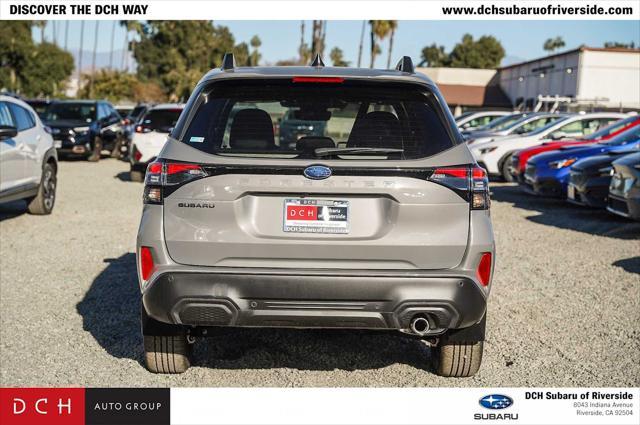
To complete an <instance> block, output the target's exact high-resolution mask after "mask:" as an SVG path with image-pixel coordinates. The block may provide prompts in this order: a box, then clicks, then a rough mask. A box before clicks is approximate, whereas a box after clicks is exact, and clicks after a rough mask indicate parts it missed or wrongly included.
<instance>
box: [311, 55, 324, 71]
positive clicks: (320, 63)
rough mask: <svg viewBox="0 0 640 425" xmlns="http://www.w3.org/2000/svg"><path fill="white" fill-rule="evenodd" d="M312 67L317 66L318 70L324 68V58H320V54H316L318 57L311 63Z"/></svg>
mask: <svg viewBox="0 0 640 425" xmlns="http://www.w3.org/2000/svg"><path fill="white" fill-rule="evenodd" d="M311 66H315V67H316V68H322V67H324V62H323V61H322V56H320V53H316V57H315V58H313V62H311Z"/></svg>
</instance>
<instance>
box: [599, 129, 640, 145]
mask: <svg viewBox="0 0 640 425" xmlns="http://www.w3.org/2000/svg"><path fill="white" fill-rule="evenodd" d="M638 140H640V126H635V127H633V128H630V129H629V130H627V131H625V132H624V133H620V134H619V135H617V136H616V137H614V138H613V139H611V140H607V141H605V142H600V144H602V145H607V146H621V145H626V144H627V143H631V142H635V141H638Z"/></svg>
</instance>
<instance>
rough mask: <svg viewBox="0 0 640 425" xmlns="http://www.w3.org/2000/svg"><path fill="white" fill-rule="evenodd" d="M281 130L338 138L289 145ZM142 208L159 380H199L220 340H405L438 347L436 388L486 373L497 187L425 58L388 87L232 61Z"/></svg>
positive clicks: (147, 320)
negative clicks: (199, 364)
mask: <svg viewBox="0 0 640 425" xmlns="http://www.w3.org/2000/svg"><path fill="white" fill-rule="evenodd" d="M283 117H287V119H290V120H295V121H296V122H299V123H303V124H304V123H305V122H312V123H322V128H323V131H322V133H316V132H315V131H314V132H313V133H307V132H303V133H301V134H300V135H299V137H297V138H296V140H295V143H292V142H291V140H290V138H289V136H287V137H288V138H287V139H286V142H285V143H281V141H282V139H281V138H280V137H278V134H276V133H277V131H278V126H277V125H276V124H277V123H278V122H281V120H282V118H283ZM303 124H301V125H303ZM314 125H315V124H314ZM143 199H144V209H143V212H142V218H141V222H140V227H139V230H138V237H137V251H136V253H137V266H138V275H139V281H140V289H141V291H142V308H141V320H142V333H143V335H144V349H145V359H146V365H147V367H148V369H149V370H150V371H153V372H160V373H178V372H184V371H185V370H187V368H188V367H189V366H190V361H189V353H190V349H191V346H192V344H193V343H194V342H195V341H196V337H201V336H206V335H210V334H211V330H212V329H211V328H212V327H217V326H236V327H286V328H343V329H344V328H349V329H377V330H399V331H402V332H404V333H406V334H408V335H412V336H413V337H415V338H420V339H421V340H423V341H424V342H425V343H426V344H427V345H428V346H429V347H431V349H432V351H433V355H427V354H425V358H424V360H425V363H428V362H429V360H430V359H434V363H433V366H435V370H436V372H437V373H438V374H440V375H443V376H454V377H465V376H471V375H473V374H475V373H476V372H477V371H478V369H479V367H480V363H481V360H482V351H483V342H484V339H485V323H486V307H487V298H488V296H489V292H490V287H491V278H492V271H493V266H494V262H495V243H494V237H493V229H492V225H491V218H490V214H489V204H490V200H489V187H488V179H487V175H486V173H485V171H484V170H483V169H482V168H480V167H479V166H478V165H477V164H476V162H475V160H474V158H473V156H472V155H471V153H470V151H469V148H468V147H467V145H466V143H465V142H464V140H463V138H462V136H461V135H460V133H459V132H458V129H457V126H456V123H455V121H454V119H453V117H452V116H451V113H450V112H449V110H448V108H447V106H446V103H445V102H444V100H443V98H442V95H441V94H440V92H439V90H438V88H437V87H436V86H435V84H434V83H433V82H432V81H431V80H429V79H428V78H427V77H426V76H424V75H421V74H419V73H416V72H415V71H414V67H413V63H412V61H411V59H410V58H409V57H404V58H402V59H401V60H400V62H399V63H398V66H397V67H396V68H395V69H394V70H374V69H354V68H344V67H325V66H324V64H323V63H322V59H321V58H320V57H319V56H317V57H316V58H315V59H314V61H313V63H312V64H311V65H310V66H297V67H236V66H235V63H234V59H233V56H232V55H231V54H227V55H226V56H225V58H224V59H223V63H222V66H221V68H219V69H214V70H212V71H210V72H209V73H207V74H206V75H205V76H204V77H203V78H202V79H201V80H200V82H199V83H198V84H197V86H196V88H195V89H194V91H193V93H192V95H191V97H190V99H189V100H188V102H187V104H186V107H185V109H184V111H183V113H182V114H181V115H180V118H179V119H178V122H177V123H176V125H175V127H174V128H173V130H172V131H171V133H170V135H169V138H168V141H167V142H166V144H165V145H164V147H163V149H162V151H161V152H160V154H159V155H158V157H157V159H156V160H155V161H154V162H151V163H150V164H149V165H148V167H147V172H146V176H145V186H144V196H143ZM219 343H220V344H224V341H220V342H219ZM425 353H426V352H425Z"/></svg>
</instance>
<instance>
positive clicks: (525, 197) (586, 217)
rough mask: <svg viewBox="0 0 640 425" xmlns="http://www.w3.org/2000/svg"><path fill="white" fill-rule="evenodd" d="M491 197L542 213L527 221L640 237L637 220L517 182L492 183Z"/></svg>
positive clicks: (598, 234) (622, 236)
mask: <svg viewBox="0 0 640 425" xmlns="http://www.w3.org/2000/svg"><path fill="white" fill-rule="evenodd" d="M491 199H492V200H495V201H498V202H508V203H511V204H513V206H514V207H516V208H521V209H526V210H531V211H536V212H539V213H540V214H539V215H532V216H529V217H527V220H529V221H531V222H534V223H538V224H544V225H547V226H554V227H559V228H562V229H569V230H575V231H578V232H584V233H589V234H592V235H596V236H606V237H610V238H617V239H627V240H629V239H639V238H640V223H638V222H634V221H631V220H628V219H625V218H623V217H618V216H616V215H614V214H610V213H608V212H607V211H606V210H604V209H596V208H587V207H581V206H579V205H572V204H570V203H568V202H566V201H564V200H562V199H553V198H546V197H542V196H535V195H529V194H527V193H524V192H523V191H522V190H521V189H520V188H519V187H518V186H516V185H500V186H496V185H493V186H491Z"/></svg>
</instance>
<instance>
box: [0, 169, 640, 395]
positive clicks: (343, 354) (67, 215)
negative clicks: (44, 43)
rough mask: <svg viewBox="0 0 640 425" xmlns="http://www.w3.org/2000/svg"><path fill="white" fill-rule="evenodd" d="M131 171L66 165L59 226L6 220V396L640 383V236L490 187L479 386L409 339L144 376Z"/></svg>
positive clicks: (305, 339) (248, 344)
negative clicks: (449, 375)
mask: <svg viewBox="0 0 640 425" xmlns="http://www.w3.org/2000/svg"><path fill="white" fill-rule="evenodd" d="M127 170H128V165H127V164H126V163H124V162H120V161H116V160H114V159H106V160H103V161H101V162H100V163H97V164H93V163H87V162H81V161H73V162H61V164H60V173H59V180H58V188H59V192H58V199H57V204H56V207H55V209H54V212H53V214H52V215H51V216H31V215H28V214H26V213H25V210H26V208H25V205H24V204H23V203H22V202H14V203H11V204H7V205H5V206H2V207H0V384H1V386H74V385H77V386H99V387H102V386H121V387H128V386H172V387H176V386H208V387H211V386H283V387H285V386H286V387H291V386H400V387H406V386H446V385H449V386H473V387H477V386H493V387H501V386H554V387H576V386H595V387H615V386H638V385H639V384H640V223H634V222H630V221H627V220H624V219H621V218H617V217H614V216H611V215H609V214H607V213H606V212H604V211H595V210H588V209H581V208H577V207H573V206H570V205H567V204H564V203H563V202H560V201H553V200H544V199H537V198H532V197H530V196H527V195H524V194H522V193H520V191H519V190H518V189H517V187H514V186H512V185H507V184H494V185H493V186H492V189H493V204H492V214H493V220H494V226H495V234H496V239H497V244H498V247H497V252H498V260H497V266H496V271H495V279H494V283H493V292H492V296H491V298H492V299H491V301H490V307H489V315H488V340H487V342H486V344H485V357H484V361H483V365H482V367H481V369H480V372H479V373H478V375H476V376H475V377H474V378H466V379H446V378H440V377H437V376H436V375H434V374H433V373H431V372H430V371H429V358H428V351H427V349H426V348H425V347H424V346H423V345H422V344H421V343H420V342H418V341H416V340H413V339H410V338H407V337H405V336H403V335H401V334H400V333H376V332H348V331H292V330H250V331H249V330H232V329H229V330H222V331H220V332H219V333H218V334H217V335H216V336H215V337H214V338H209V339H207V340H202V341H199V343H198V345H197V346H196V351H195V358H194V364H193V366H192V368H191V369H190V370H189V371H188V372H187V373H185V374H182V375H174V376H162V375H154V374H151V373H149V372H147V371H146V370H145V368H144V367H143V366H142V363H141V360H142V343H141V337H140V335H139V328H138V314H139V313H138V308H139V307H138V305H139V304H138V303H139V294H138V284H137V280H136V275H135V257H134V254H133V252H134V248H135V234H136V230H137V225H138V220H139V217H140V211H141V207H142V203H141V193H142V184H140V183H132V182H130V181H128V178H127V173H126V171H127Z"/></svg>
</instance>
